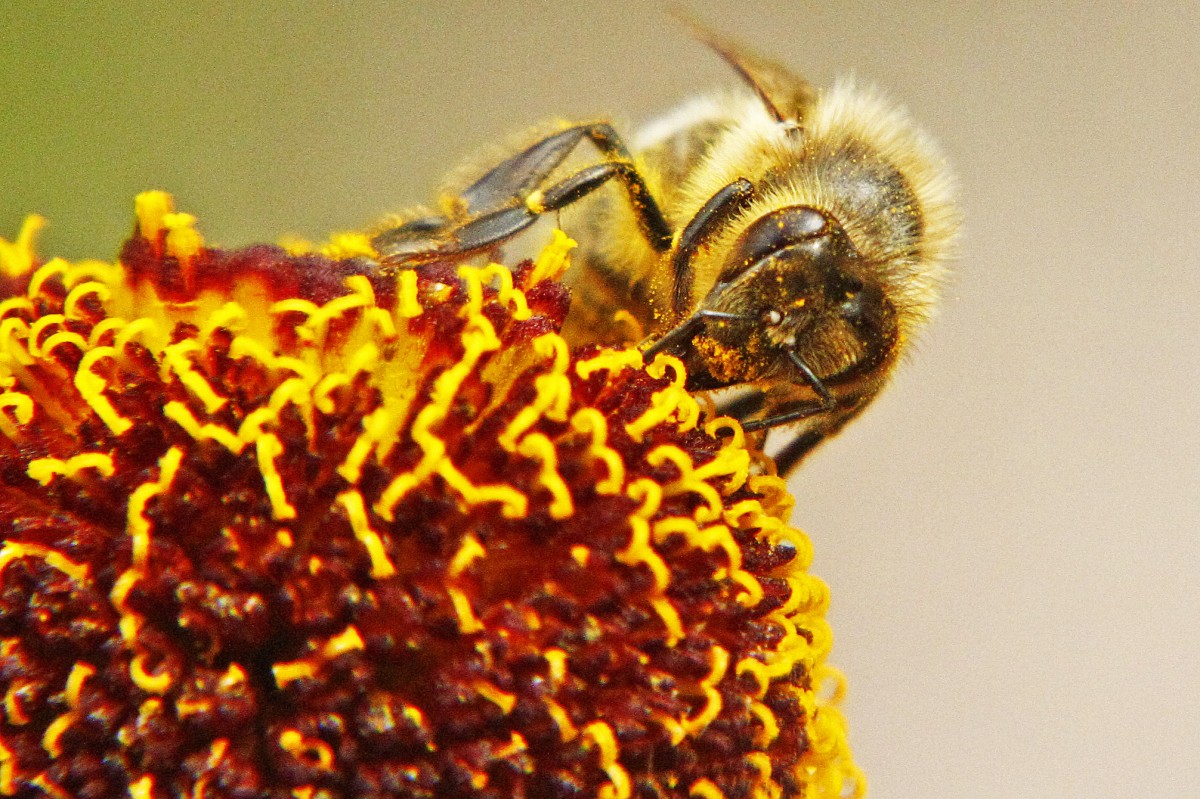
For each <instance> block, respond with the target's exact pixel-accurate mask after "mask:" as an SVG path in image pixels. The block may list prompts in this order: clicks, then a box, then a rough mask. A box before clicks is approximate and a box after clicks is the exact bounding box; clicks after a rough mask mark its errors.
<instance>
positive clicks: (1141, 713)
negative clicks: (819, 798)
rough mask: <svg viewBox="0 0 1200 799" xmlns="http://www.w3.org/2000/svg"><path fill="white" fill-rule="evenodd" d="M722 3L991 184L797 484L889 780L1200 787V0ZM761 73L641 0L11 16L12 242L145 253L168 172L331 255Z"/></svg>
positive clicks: (956, 792)
mask: <svg viewBox="0 0 1200 799" xmlns="http://www.w3.org/2000/svg"><path fill="white" fill-rule="evenodd" d="M688 6H689V7H691V8H693V9H694V10H695V12H696V13H697V14H698V15H699V16H700V17H702V18H703V19H706V20H708V21H709V22H710V23H711V24H713V25H714V26H716V27H718V28H720V29H722V30H725V31H727V32H728V33H730V34H732V35H734V36H736V37H739V38H742V39H743V40H746V41H749V42H752V43H754V44H755V45H756V46H757V47H758V48H759V49H761V50H763V51H765V52H767V53H770V54H772V55H775V56H777V57H778V58H780V59H782V60H785V61H787V62H790V63H792V64H794V65H795V66H796V67H797V68H798V69H800V70H802V71H804V72H805V73H806V74H807V75H809V76H810V77H811V78H813V79H814V80H815V81H816V82H818V83H827V82H828V81H829V80H830V79H831V78H832V77H833V76H835V75H837V74H841V73H844V72H847V71H854V72H856V73H857V74H858V75H859V76H860V77H862V78H863V79H865V80H869V81H873V82H876V83H878V84H880V85H881V86H883V87H884V88H885V89H887V90H888V91H889V92H890V93H891V94H892V95H893V96H894V97H896V98H899V99H901V100H903V101H904V102H905V103H906V104H907V105H908V106H909V107H910V109H911V110H912V112H913V114H914V116H916V117H917V118H918V119H919V120H920V121H921V122H922V123H923V124H924V125H925V126H926V127H927V128H928V129H929V130H931V131H933V132H935V133H936V134H937V136H938V137H939V138H940V139H941V141H942V142H943V144H944V145H945V149H946V151H947V153H948V154H949V156H950V157H951V158H952V160H953V161H954V163H955V165H956V167H957V170H958V173H959V175H960V178H961V183H962V199H963V205H964V209H965V213H966V216H967V220H968V229H967V234H966V237H965V241H964V251H963V256H962V258H961V262H960V264H959V267H958V276H957V277H956V278H955V280H954V282H953V283H952V285H951V286H950V287H949V290H948V292H947V297H946V302H945V307H944V311H943V313H942V315H941V317H940V318H939V319H938V320H937V321H936V322H935V324H934V325H933V326H932V328H931V330H930V331H929V332H928V335H927V336H925V339H924V341H923V342H922V343H921V345H920V347H919V351H918V352H917V353H916V354H915V355H914V357H912V358H911V359H910V363H908V364H907V365H906V367H905V368H904V369H903V371H902V374H901V375H900V376H899V379H898V380H897V384H896V385H895V386H894V387H893V389H892V390H891V391H889V392H888V393H887V395H886V396H885V397H884V398H883V399H881V400H880V402H879V403H878V404H877V405H876V406H875V407H874V408H872V410H871V411H870V412H869V413H868V414H867V415H866V416H865V417H864V418H863V419H862V420H861V421H859V422H858V423H856V424H855V425H854V426H853V427H852V429H850V430H849V431H848V432H847V433H846V434H845V435H843V436H842V437H841V438H840V439H839V440H837V441H835V442H833V443H832V444H830V445H828V446H827V447H825V448H824V449H822V450H821V451H819V452H818V454H817V455H815V456H814V457H813V458H812V459H811V460H810V461H809V462H808V463H806V464H805V466H804V468H803V469H802V470H801V471H800V473H799V474H798V475H797V476H796V478H795V479H794V480H793V486H794V488H795V489H796V491H797V494H798V505H797V509H796V512H795V522H796V523H797V524H798V525H799V526H801V527H803V528H804V529H805V530H807V531H808V532H809V534H810V535H811V536H812V538H813V540H814V543H815V545H816V552H817V556H816V562H815V563H814V566H813V570H814V571H815V572H817V573H818V574H820V575H822V576H823V577H825V578H826V579H827V580H828V581H829V582H830V584H831V586H832V590H833V597H834V600H833V601H834V606H833V610H832V621H833V624H834V631H835V633H836V635H837V641H838V643H837V646H836V648H835V651H834V660H835V661H836V662H837V663H838V664H839V665H841V666H842V667H843V668H844V670H845V671H846V672H847V674H848V675H849V678H850V688H851V696H850V699H849V701H848V703H847V713H848V715H849V717H850V722H851V741H852V744H853V746H854V748H855V751H856V753H857V755H858V759H859V761H860V763H861V765H862V766H863V768H865V769H866V771H867V773H868V775H869V777H870V778H871V780H872V785H873V791H872V792H873V795H874V796H876V797H880V799H882V798H883V797H916V796H922V797H939V796H945V797H988V798H991V797H995V799H1001V798H1004V799H1008V798H1009V797H1015V796H1019V797H1071V796H1088V797H1092V798H1095V797H1112V798H1113V799H1118V797H1122V798H1123V797H1130V796H1194V795H1196V792H1197V787H1196V786H1197V785H1200V758H1197V756H1196V752H1197V750H1198V749H1200V665H1198V664H1200V642H1198V636H1197V630H1198V628H1197V624H1198V619H1200V578H1198V577H1197V574H1200V490H1198V486H1200V479H1198V478H1200V410H1198V408H1200V403H1198V402H1197V399H1196V396H1197V388H1198V384H1200V363H1198V361H1200V358H1197V344H1198V341H1200V324H1198V319H1200V311H1198V307H1200V302H1198V300H1200V269H1198V268H1197V260H1198V257H1200V233H1198V230H1200V190H1198V189H1197V187H1198V184H1200V157H1198V154H1200V132H1198V131H1200V58H1198V54H1200V8H1198V7H1197V4H1195V3H1194V2H1192V3H1184V2H1179V3H1167V2H1158V3H1151V4H1148V5H1141V6H1138V7H1136V10H1135V9H1134V8H1133V7H1126V6H1125V5H1124V4H1118V3H1116V2H1111V0H1110V1H1109V2H1102V3H1083V2H1080V3H1066V2H1059V3H1048V4H1039V5H1037V6H1036V7H1035V6H1034V5H1033V4H1023V3H1003V2H1002V3H983V2H970V3H946V4H934V3H922V4H915V5H914V4H908V3H902V2H893V0H880V2H848V3H838V4H818V3H799V2H780V3H769V2H761V3H755V2H751V3H739V4H732V3H718V2H694V3H689V4H688ZM732 82H733V80H732V78H731V76H730V75H729V74H728V71H727V70H726V69H724V68H723V67H722V65H721V63H720V62H719V61H718V59H716V58H715V57H713V56H712V55H711V54H709V53H707V52H705V51H704V50H703V48H701V47H699V46H698V45H697V44H696V43H694V42H692V41H690V40H689V39H688V38H687V36H686V35H684V33H683V32H682V30H681V29H680V26H679V25H678V24H676V23H675V22H673V21H672V20H671V19H670V18H669V17H668V16H667V15H666V14H665V13H664V12H663V8H662V7H661V6H660V5H659V4H656V3H638V2H632V0H609V2H604V3H574V4H569V5H568V4H552V3H535V2H530V1H524V2H510V3H483V2H477V3H465V2H463V3H455V2H446V3H441V4H438V5H437V6H434V5H432V4H431V5H429V6H422V5H418V4H415V3H384V2H345V3H337V4H334V3H292V4H287V3H260V4H249V3H225V2H222V3H193V4H186V5H185V4H168V3H148V2H123V3H120V4H107V5H105V4H98V3H63V2H58V3H49V2H47V3H32V2H26V1H25V0H16V1H15V2H14V0H8V2H6V3H4V4H3V6H2V7H0V142H3V145H2V150H0V235H5V236H7V237H11V236H12V235H13V234H14V233H15V232H16V230H17V228H18V225H19V223H20V220H21V219H22V217H23V216H24V215H25V214H26V213H28V212H30V211H37V212H39V213H42V214H44V215H46V216H48V217H50V219H51V222H52V226H51V227H50V228H49V229H48V230H47V231H46V232H45V233H44V235H43V236H42V239H41V241H42V244H41V246H40V250H41V252H43V253H47V254H61V255H66V256H68V257H75V258H77V257H84V256H95V257H112V255H113V254H114V253H115V252H116V250H117V247H118V246H119V244H120V242H121V240H122V239H123V238H124V237H125V236H126V235H127V233H128V231H129V230H130V227H131V218H132V200H133V197H134V195H135V194H136V193H137V192H139V191H141V190H143V189H146V188H163V189H167V190H169V191H171V192H172V193H173V194H174V195H175V197H176V199H177V202H178V205H179V207H180V209H181V210H187V211H190V212H192V213H196V214H197V215H198V216H199V217H200V229H201V230H202V232H203V233H204V235H205V237H206V239H207V240H208V241H209V242H210V243H215V244H222V245H229V246H234V245H239V244H245V243H249V242H256V241H274V240H277V239H278V238H279V237H280V236H281V235H283V234H299V235H303V236H308V237H313V238H321V237H323V236H324V235H325V234H326V233H328V232H329V231H333V230H340V229H347V228H358V227H362V226H364V225H367V224H370V223H371V222H373V221H374V220H375V219H377V218H378V217H379V216H380V215H382V214H383V213H385V212H387V211H392V210H397V209H400V208H403V207H404V206H406V205H409V204H412V203H417V202H422V201H425V200H427V199H428V198H429V196H430V194H431V192H432V190H433V188H434V186H435V185H436V184H437V182H438V181H439V179H440V177H441V176H442V175H443V174H444V173H445V172H446V171H447V170H448V169H449V168H451V167H453V166H454V165H455V164H457V163H458V162H459V161H460V160H461V159H462V158H463V157H464V156H469V155H470V154H471V153H472V152H475V151H478V150H479V149H480V148H481V147H484V146H486V145H488V144H490V143H493V142H496V141H500V140H503V138H504V137H506V136H508V135H510V134H512V133H513V132H516V131H520V130H522V129H523V128H525V127H526V126H528V125H530V124H532V123H535V122H537V121H539V120H544V119H546V118H548V117H550V116H553V115H564V116H568V117H591V116H597V115H612V114H615V115H616V118H617V120H618V121H620V122H622V123H632V122H636V121H638V120H643V119H646V118H647V117H649V116H652V115H653V114H654V113H655V112H657V111H660V110H662V109H664V108H667V107H669V106H670V105H671V104H672V103H674V102H675V101H677V100H678V99H680V98H683V97H685V96H687V95H689V94H691V93H694V92H696V91H698V90H705V89H708V88H710V87H714V86H722V85H731V84H732Z"/></svg>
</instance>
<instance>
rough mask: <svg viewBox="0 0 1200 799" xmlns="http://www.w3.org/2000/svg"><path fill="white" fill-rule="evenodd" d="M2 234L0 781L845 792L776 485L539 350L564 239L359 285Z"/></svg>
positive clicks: (83, 791)
mask: <svg viewBox="0 0 1200 799" xmlns="http://www.w3.org/2000/svg"><path fill="white" fill-rule="evenodd" d="M37 224H38V221H37V220H33V221H31V222H30V223H29V224H27V226H26V228H25V229H24V230H23V231H22V233H21V235H19V236H18V237H17V239H16V240H15V241H14V242H11V243H10V242H0V527H2V529H4V530H6V531H7V532H6V534H5V538H4V540H3V544H2V546H0V694H2V696H0V795H2V796H19V797H25V796H30V797H32V796H41V795H49V796H53V797H68V796H70V797H94V798H96V799H99V798H100V797H126V796H132V797H134V798H135V799H152V798H155V797H174V796H180V797H193V798H194V799H209V798H213V799H215V797H264V798H265V797H271V798H272V799H273V798H274V797H280V798H282V797H288V798H289V799H318V797H329V798H330V799H332V798H333V797H362V798H364V799H365V798H366V797H497V798H499V797H591V796H597V797H608V798H609V799H624V797H641V796H647V797H648V796H679V797H685V796H691V797H706V798H708V797H713V798H715V797H720V796H725V797H729V799H733V798H734V797H777V796H817V795H826V794H832V795H837V794H839V793H841V792H843V791H844V790H845V789H847V788H859V789H860V788H861V786H862V783H861V779H860V778H859V777H858V772H857V770H856V769H855V767H854V765H853V763H852V761H851V759H850V756H849V752H848V750H847V747H846V743H845V736H844V725H843V723H842V721H841V717H840V716H839V715H838V713H837V711H836V709H835V708H833V707H832V706H830V705H829V704H827V703H823V702H822V701H821V700H820V698H819V696H818V694H819V693H820V691H821V687H822V686H821V684H822V682H826V681H830V680H832V681H833V682H835V683H836V682H837V681H836V676H831V675H834V674H835V673H834V672H832V671H831V670H830V669H829V668H828V667H827V666H825V665H824V659H825V656H826V654H827V652H828V649H829V645H830V635H829V630H828V627H827V624H826V622H825V620H824V611H825V607H826V604H827V592H826V589H825V586H824V584H823V583H821V581H820V580H818V579H817V578H815V577H813V576H811V575H809V574H808V573H807V572H806V571H805V569H806V566H807V564H808V561H809V556H810V550H809V543H808V540H807V539H806V538H805V537H804V536H803V535H802V534H801V533H799V532H798V531H796V530H794V529H792V528H790V527H789V526H788V525H787V522H786V519H787V515H788V513H789V511H790V507H791V505H790V503H791V500H790V498H789V497H788V496H787V494H786V492H785V490H784V487H783V484H782V482H781V481H780V480H779V479H777V478H776V477H774V476H772V475H770V474H769V473H768V472H769V468H766V469H764V467H763V466H762V460H761V457H762V456H761V455H760V454H757V453H753V452H751V451H750V450H748V449H747V448H746V446H745V444H744V440H743V438H742V436H741V431H740V429H739V428H738V426H737V424H736V423H735V422H733V421H732V420H729V419H721V418H718V419H714V420H710V421H707V422H706V421H705V419H704V418H703V414H702V413H701V409H700V407H699V406H698V405H697V403H696V401H695V400H694V399H693V398H692V397H691V396H689V395H688V394H687V393H686V392H685V391H684V390H683V381H684V374H683V369H682V366H681V365H680V364H679V363H678V362H677V361H675V360H673V359H671V358H669V357H660V358H658V359H657V360H656V361H655V362H654V363H652V364H650V365H649V366H643V364H642V359H641V356H640V354H639V353H637V352H636V351H634V350H610V349H600V348H598V347H591V348H584V349H582V350H579V351H575V352H572V351H570V350H569V349H568V347H567V345H566V344H565V343H564V341H563V339H562V338H560V337H559V335H558V332H557V331H558V330H559V328H560V327H561V324H562V322H563V318H564V316H565V313H566V310H567V307H568V303H569V297H568V294H567V292H566V290H565V289H564V288H563V286H562V285H561V284H560V283H558V282H557V281H556V279H555V278H556V277H557V276H558V275H559V274H560V273H561V270H562V269H563V268H564V267H565V264H566V262H567V260H568V256H567V251H568V250H569V246H570V244H569V241H567V240H566V239H565V237H564V236H562V235H561V234H556V235H557V238H556V240H555V242H554V243H553V244H552V245H551V246H550V247H548V248H547V250H546V251H545V252H543V254H542V255H541V257H539V259H538V260H537V261H536V262H526V263H524V264H521V265H519V266H517V267H515V268H514V269H512V270H510V269H508V268H506V267H501V266H496V265H491V266H486V267H475V266H470V265H465V264H440V265H431V266H428V267H423V268H421V269H418V270H410V271H402V272H400V273H398V274H387V273H385V272H383V271H381V270H380V268H379V267H378V265H377V264H376V263H375V262H374V261H373V260H371V258H370V256H371V254H372V253H371V251H370V248H369V246H368V245H367V244H365V243H364V242H363V240H361V239H359V238H356V237H353V236H350V237H344V238H342V239H341V240H339V241H337V242H335V243H334V244H333V245H331V246H330V247H328V248H326V249H325V251H324V252H312V253H307V254H298V253H297V252H296V251H294V250H293V251H291V252H289V251H285V250H284V249H281V248H278V247H269V246H258V247H250V248H245V249H240V250H231V251H222V250H217V249H210V248H206V247H205V246H204V245H203V243H202V241H201V239H200V236H199V234H198V233H197V232H196V230H195V228H194V220H193V219H192V218H191V217H190V216H188V215H186V214H180V213H176V212H175V211H174V210H173V209H172V207H171V203H170V199H169V198H168V197H167V196H166V195H164V194H161V193H156V192H151V193H147V194H144V195H142V196H141V197H139V199H138V204H137V229H136V231H135V235H134V236H133V237H132V238H131V240H130V241H129V242H127V243H126V245H125V247H124V249H123V250H122V252H121V256H120V260H119V262H118V263H117V264H109V263H103V262H96V261H88V262H82V263H67V262H66V261H63V260H60V259H53V260H49V261H43V260H40V259H39V258H38V256H37V255H36V254H35V252H34V250H33V245H32V238H33V234H34V232H35V229H36V226H37Z"/></svg>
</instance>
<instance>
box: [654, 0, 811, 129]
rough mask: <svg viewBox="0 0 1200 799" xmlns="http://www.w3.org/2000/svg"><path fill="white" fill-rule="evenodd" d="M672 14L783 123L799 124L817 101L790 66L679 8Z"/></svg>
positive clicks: (672, 10) (674, 7) (809, 84)
mask: <svg viewBox="0 0 1200 799" xmlns="http://www.w3.org/2000/svg"><path fill="white" fill-rule="evenodd" d="M671 12H672V13H673V14H674V15H675V17H677V18H678V19H679V20H680V21H681V22H682V23H683V24H684V25H686V26H687V27H688V29H689V30H690V31H691V34H692V35H693V36H695V37H696V38H697V39H699V40H700V41H701V42H703V43H704V44H706V45H708V46H709V47H711V48H712V49H713V51H714V52H716V54H717V55H719V56H721V58H723V59H725V61H726V63H728V64H729V65H730V66H731V67H733V68H734V69H735V70H736V71H737V73H738V74H739V75H741V76H742V79H743V80H745V81H746V83H748V84H750V88H752V89H754V92H755V93H756V94H757V95H758V96H759V98H760V99H761V100H762V101H763V105H765V106H766V107H767V111H769V112H770V114H771V116H773V117H775V119H777V120H779V121H780V122H800V121H802V120H803V119H804V116H805V113H806V112H807V111H808V109H809V108H811V107H812V104H813V103H814V102H815V101H816V99H817V91H816V89H814V88H813V86H812V84H811V83H809V82H808V81H806V80H805V79H804V78H802V77H800V76H799V75H797V74H795V73H794V72H792V71H791V70H789V69H788V68H787V67H785V66H783V65H782V64H780V63H779V62H778V61H774V60H772V59H770V58H766V57H765V56H761V55H759V54H758V53H755V52H753V51H751V50H749V49H747V48H745V47H743V46H742V45H741V44H739V43H737V42H735V41H733V40H732V39H729V38H726V37H725V36H722V35H721V34H719V33H717V32H716V31H714V30H712V29H711V28H709V27H707V26H706V25H704V24H703V23H701V22H699V21H698V20H697V19H695V18H694V17H692V16H691V15H689V14H687V13H686V12H684V11H683V10H682V9H680V8H679V7H677V6H673V7H672V8H671Z"/></svg>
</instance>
